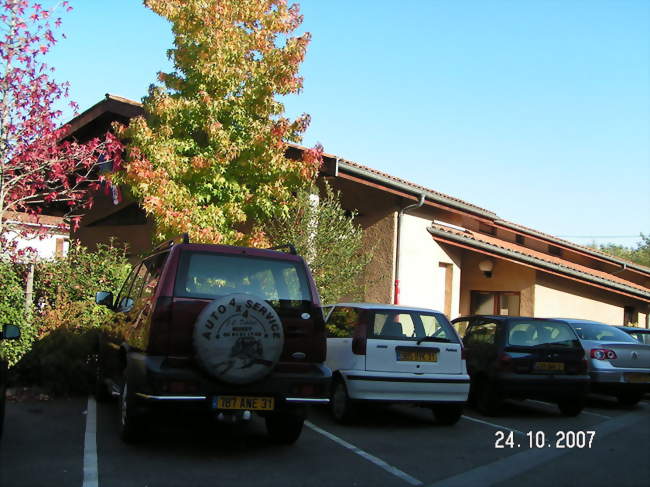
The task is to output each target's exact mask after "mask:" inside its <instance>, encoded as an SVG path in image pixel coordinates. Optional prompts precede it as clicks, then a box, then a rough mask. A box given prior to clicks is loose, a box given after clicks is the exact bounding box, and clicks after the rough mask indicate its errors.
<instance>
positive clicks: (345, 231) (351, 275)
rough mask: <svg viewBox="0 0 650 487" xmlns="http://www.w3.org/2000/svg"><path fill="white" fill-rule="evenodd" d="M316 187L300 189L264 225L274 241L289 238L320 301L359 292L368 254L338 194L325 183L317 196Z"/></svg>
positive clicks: (328, 300) (359, 295) (358, 296)
mask: <svg viewBox="0 0 650 487" xmlns="http://www.w3.org/2000/svg"><path fill="white" fill-rule="evenodd" d="M316 192H317V188H311V190H310V191H300V192H298V194H297V195H296V197H295V198H294V200H293V201H292V202H291V209H290V211H289V212H288V213H286V214H281V213H280V214H278V215H277V216H276V219H275V220H274V221H273V222H271V223H270V224H269V225H268V226H267V228H266V229H265V230H266V232H267V234H268V235H269V237H270V239H271V241H272V242H273V243H274V244H275V245H281V244H286V243H288V242H291V243H293V244H294V245H295V247H296V250H297V251H298V253H299V254H301V255H302V256H303V257H304V258H305V261H307V264H308V265H309V267H310V269H311V272H312V274H313V276H314V281H315V282H316V286H317V287H318V291H319V292H320V295H321V299H322V301H323V303H335V302H337V301H338V300H339V299H340V298H341V297H342V296H346V297H348V298H349V299H358V298H360V297H361V296H362V295H363V291H364V289H363V282H362V276H363V272H364V269H365V268H366V266H367V265H368V263H369V262H370V260H371V258H372V249H367V248H366V247H365V246H364V242H363V229H362V228H361V227H360V226H359V225H358V224H357V223H356V222H355V221H354V218H355V216H356V214H355V213H351V214H350V213H348V212H346V210H345V209H344V208H343V207H342V206H341V203H340V194H339V193H338V192H336V191H334V190H333V189H332V188H331V187H330V186H329V185H325V190H324V191H323V192H322V193H323V194H322V195H321V197H320V198H319V199H318V200H315V198H313V197H312V193H316Z"/></svg>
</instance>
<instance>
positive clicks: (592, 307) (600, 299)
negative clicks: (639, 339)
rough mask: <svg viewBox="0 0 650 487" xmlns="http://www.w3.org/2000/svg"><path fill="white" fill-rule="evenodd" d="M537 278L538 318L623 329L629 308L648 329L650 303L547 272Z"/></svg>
mask: <svg viewBox="0 0 650 487" xmlns="http://www.w3.org/2000/svg"><path fill="white" fill-rule="evenodd" d="M537 274H538V276H537V284H536V285H535V316H540V317H563V318H582V319H587V320H594V321H601V322H603V323H608V324H610V325H622V324H623V310H624V308H625V306H634V308H635V309H636V310H637V311H638V312H639V318H638V324H639V325H640V326H643V327H647V326H648V324H647V323H648V303H645V302H643V301H638V300H635V299H633V298H628V297H626V296H623V295H619V294H616V293H612V292H608V291H605V290H600V289H598V288H595V287H593V286H587V285H585V284H581V283H578V282H574V281H570V280H567V279H561V278H557V277H554V276H552V275H549V274H546V273H544V272H538V273H537Z"/></svg>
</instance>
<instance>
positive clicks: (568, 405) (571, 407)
mask: <svg viewBox="0 0 650 487" xmlns="http://www.w3.org/2000/svg"><path fill="white" fill-rule="evenodd" d="M557 407H558V408H559V409H560V412H561V413H562V414H564V415H565V416H569V417H573V416H577V415H579V414H580V413H581V412H582V410H583V409H584V408H585V401H584V399H582V398H577V397H574V398H572V399H563V400H562V401H558V403H557Z"/></svg>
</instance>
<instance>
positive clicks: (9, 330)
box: [2, 325, 20, 340]
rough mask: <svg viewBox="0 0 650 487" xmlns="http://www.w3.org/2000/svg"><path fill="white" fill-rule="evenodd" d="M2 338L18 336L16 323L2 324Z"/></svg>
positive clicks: (15, 337)
mask: <svg viewBox="0 0 650 487" xmlns="http://www.w3.org/2000/svg"><path fill="white" fill-rule="evenodd" d="M2 338H4V339H5V340H16V339H17V338H20V328H18V327H17V326H16V325H3V326H2Z"/></svg>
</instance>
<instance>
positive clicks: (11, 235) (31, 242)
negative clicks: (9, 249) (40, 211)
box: [2, 211, 70, 259]
mask: <svg viewBox="0 0 650 487" xmlns="http://www.w3.org/2000/svg"><path fill="white" fill-rule="evenodd" d="M2 219H3V220H4V222H5V224H6V225H7V227H8V230H7V233H6V236H7V239H8V240H9V241H15V242H16V249H17V250H27V249H31V250H32V251H34V252H35V254H36V255H37V256H38V258H41V259H52V258H54V257H63V256H64V255H65V254H66V253H67V252H68V245H69V237H70V228H69V226H68V225H67V224H65V223H64V221H63V218H62V217H58V216H50V215H40V216H39V217H38V218H37V217H36V216H34V215H29V214H27V213H21V212H17V211H5V212H4V213H3V215H2Z"/></svg>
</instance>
